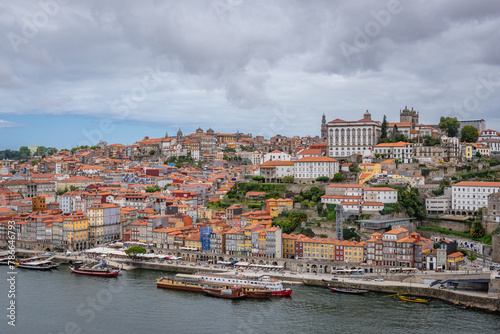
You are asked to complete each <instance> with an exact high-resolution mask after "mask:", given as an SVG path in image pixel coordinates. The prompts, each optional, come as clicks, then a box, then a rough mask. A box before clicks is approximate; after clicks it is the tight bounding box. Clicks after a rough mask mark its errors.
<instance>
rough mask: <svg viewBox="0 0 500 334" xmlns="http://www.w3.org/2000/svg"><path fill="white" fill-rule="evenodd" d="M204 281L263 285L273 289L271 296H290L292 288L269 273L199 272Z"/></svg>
mask: <svg viewBox="0 0 500 334" xmlns="http://www.w3.org/2000/svg"><path fill="white" fill-rule="evenodd" d="M196 275H198V276H200V277H201V278H202V279H203V280H204V281H207V282H211V283H216V284H232V285H249V286H263V287H265V288H266V289H269V290H271V297H290V296H291V295H292V289H290V288H285V287H284V286H283V283H282V282H281V281H280V280H278V279H275V278H271V277H270V276H268V275H262V274H241V275H227V274H219V273H198V274H196Z"/></svg>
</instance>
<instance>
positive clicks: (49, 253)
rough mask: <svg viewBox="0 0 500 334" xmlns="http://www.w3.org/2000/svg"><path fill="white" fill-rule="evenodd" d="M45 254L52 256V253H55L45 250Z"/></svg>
mask: <svg viewBox="0 0 500 334" xmlns="http://www.w3.org/2000/svg"><path fill="white" fill-rule="evenodd" d="M44 255H47V256H51V255H54V253H52V252H45V254H44Z"/></svg>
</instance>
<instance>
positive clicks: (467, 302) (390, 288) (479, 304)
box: [304, 278, 500, 312]
mask: <svg viewBox="0 0 500 334" xmlns="http://www.w3.org/2000/svg"><path fill="white" fill-rule="evenodd" d="M304 284H306V285H311V286H322V287H327V286H328V285H330V286H332V287H344V288H353V289H363V290H369V291H374V292H383V293H389V294H395V293H408V292H411V294H412V295H414V296H418V297H425V298H435V299H441V300H443V301H446V302H449V303H452V304H454V305H458V306H464V307H468V308H476V309H481V310H486V311H491V312H500V299H499V298H495V297H488V293H487V292H481V291H469V290H452V289H440V288H438V285H436V286H435V287H430V286H429V284H418V283H412V284H410V283H406V282H399V281H383V282H374V281H361V282H360V281H358V280H353V279H346V278H341V279H339V280H338V281H332V280H330V281H327V280H324V281H318V280H317V279H313V280H310V279H306V280H304Z"/></svg>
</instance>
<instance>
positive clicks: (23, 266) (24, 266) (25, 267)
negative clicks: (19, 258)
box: [16, 263, 52, 271]
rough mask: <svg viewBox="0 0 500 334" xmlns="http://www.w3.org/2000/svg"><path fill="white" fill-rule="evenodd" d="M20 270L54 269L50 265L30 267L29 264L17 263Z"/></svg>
mask: <svg viewBox="0 0 500 334" xmlns="http://www.w3.org/2000/svg"><path fill="white" fill-rule="evenodd" d="M16 265H17V267H18V268H23V269H31V270H42V271H43V270H50V269H52V267H51V266H50V265H46V264H44V265H28V264H21V263H17V264H16Z"/></svg>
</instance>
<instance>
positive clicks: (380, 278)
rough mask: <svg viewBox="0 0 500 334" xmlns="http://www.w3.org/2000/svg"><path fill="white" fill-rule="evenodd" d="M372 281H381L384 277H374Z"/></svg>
mask: <svg viewBox="0 0 500 334" xmlns="http://www.w3.org/2000/svg"><path fill="white" fill-rule="evenodd" d="M374 281H375V282H383V281H384V279H383V278H382V277H379V278H375V279H374Z"/></svg>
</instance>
